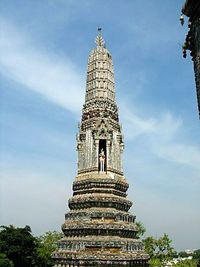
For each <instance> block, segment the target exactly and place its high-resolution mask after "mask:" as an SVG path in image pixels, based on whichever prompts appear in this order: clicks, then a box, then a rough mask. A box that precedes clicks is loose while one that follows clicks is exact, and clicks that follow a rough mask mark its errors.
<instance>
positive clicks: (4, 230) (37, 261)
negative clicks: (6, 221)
mask: <svg viewBox="0 0 200 267" xmlns="http://www.w3.org/2000/svg"><path fill="white" fill-rule="evenodd" d="M62 236H63V235H62V234H61V233H58V232H55V231H54V232H47V233H46V234H45V235H43V236H40V237H38V238H36V237H34V236H33V235H32V234H31V228H30V227H29V226H25V227H24V228H15V227H14V226H12V225H10V226H1V227H0V267H52V266H53V261H52V259H51V254H52V252H53V251H54V250H55V248H56V241H58V240H59V239H60V238H61V237H62Z"/></svg>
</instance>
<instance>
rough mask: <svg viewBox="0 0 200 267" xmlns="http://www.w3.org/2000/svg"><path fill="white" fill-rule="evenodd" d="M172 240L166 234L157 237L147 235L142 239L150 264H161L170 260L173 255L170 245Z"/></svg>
mask: <svg viewBox="0 0 200 267" xmlns="http://www.w3.org/2000/svg"><path fill="white" fill-rule="evenodd" d="M171 242H172V240H170V239H169V237H168V235H167V234H164V235H163V236H162V237H160V238H159V239H155V238H153V237H151V236H150V237H147V238H146V239H144V246H145V251H146V252H147V253H148V254H149V256H150V261H149V264H150V266H158V267H159V266H163V265H164V263H166V262H167V261H169V260H171V259H172V258H173V256H174V249H173V248H172V247H171Z"/></svg>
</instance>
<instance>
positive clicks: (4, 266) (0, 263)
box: [0, 253, 14, 267]
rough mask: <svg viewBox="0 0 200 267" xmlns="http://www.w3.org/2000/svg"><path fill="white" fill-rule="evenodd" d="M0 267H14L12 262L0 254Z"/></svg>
mask: <svg viewBox="0 0 200 267" xmlns="http://www.w3.org/2000/svg"><path fill="white" fill-rule="evenodd" d="M0 267H14V264H13V262H12V261H11V260H9V259H8V258H7V256H6V254H4V253H0Z"/></svg>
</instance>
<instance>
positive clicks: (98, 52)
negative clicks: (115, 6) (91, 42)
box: [85, 32, 115, 103]
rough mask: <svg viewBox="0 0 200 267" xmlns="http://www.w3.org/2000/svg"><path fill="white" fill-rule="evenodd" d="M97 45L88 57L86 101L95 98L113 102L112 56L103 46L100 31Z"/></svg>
mask: <svg viewBox="0 0 200 267" xmlns="http://www.w3.org/2000/svg"><path fill="white" fill-rule="evenodd" d="M96 44H97V47H96V48H94V49H93V50H92V52H91V53H90V55H89V58H88V69H87V82H86V97H85V101H86V103H88V102H90V101H92V100H95V99H107V100H110V101H112V102H115V82H114V70H113V63H112V57H111V54H110V53H109V51H108V50H107V49H106V48H105V47H104V39H103V37H102V34H101V32H99V34H98V35H97V38H96Z"/></svg>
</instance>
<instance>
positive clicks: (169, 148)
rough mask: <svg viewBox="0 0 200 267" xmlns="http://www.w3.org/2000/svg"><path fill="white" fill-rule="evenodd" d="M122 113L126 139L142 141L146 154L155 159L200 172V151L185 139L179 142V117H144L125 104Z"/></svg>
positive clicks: (168, 114) (167, 114) (168, 115)
mask: <svg viewBox="0 0 200 267" xmlns="http://www.w3.org/2000/svg"><path fill="white" fill-rule="evenodd" d="M121 111H122V113H121V114H122V120H123V122H124V130H125V135H126V138H128V139H129V140H133V139H136V138H137V137H139V138H142V139H143V143H144V145H145V146H146V147H147V151H149V152H151V153H154V154H155V155H156V156H158V157H160V158H163V159H164V160H167V161H172V162H175V163H177V164H183V165H187V166H190V167H192V168H195V169H200V148H199V147H198V146H194V145H191V144H190V143H189V144H187V142H186V140H184V141H182V142H181V141H179V140H178V139H179V137H181V129H182V126H183V122H182V120H181V119H180V118H175V117H174V116H172V114H171V113H169V112H168V113H163V114H162V113H161V114H160V115H157V116H154V117H153V116H151V117H149V116H148V115H147V116H146V117H142V116H140V115H137V112H135V111H134V110H133V109H130V107H129V106H128V105H123V106H122V109H121ZM181 139H182V138H181Z"/></svg>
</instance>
